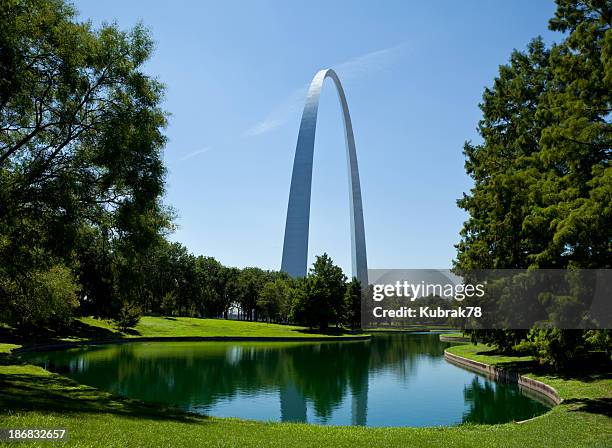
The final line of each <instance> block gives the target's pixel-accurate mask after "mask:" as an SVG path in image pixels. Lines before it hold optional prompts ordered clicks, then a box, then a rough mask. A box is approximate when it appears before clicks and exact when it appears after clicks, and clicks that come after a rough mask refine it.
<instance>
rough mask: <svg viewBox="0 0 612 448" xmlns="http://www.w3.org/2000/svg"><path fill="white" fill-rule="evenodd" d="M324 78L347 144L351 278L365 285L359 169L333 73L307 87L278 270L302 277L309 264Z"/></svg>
mask: <svg viewBox="0 0 612 448" xmlns="http://www.w3.org/2000/svg"><path fill="white" fill-rule="evenodd" d="M326 78H331V79H332V80H333V81H334V85H335V86H336V91H337V92H338V98H339V100H340V104H341V106H342V117H343V121H344V135H345V141H346V157H347V163H348V171H349V201H350V208H351V255H352V262H353V277H357V278H358V279H359V280H360V281H361V284H362V285H363V286H364V287H366V286H367V284H368V262H367V256H366V244H365V230H364V225H363V206H362V203H361V187H360V185H359V169H358V167H357V153H356V151H355V137H354V135H353V126H352V124H351V116H350V115H349V110H348V104H347V102H346V97H345V95H344V89H343V88H342V84H341V83H340V79H339V78H338V75H336V72H334V71H333V70H331V69H326V70H321V71H320V72H318V73H317V74H316V75H315V77H314V78H313V80H312V82H311V83H310V88H309V89H308V95H307V96H306V104H305V105H304V111H303V113H302V122H301V123H300V132H299V134H298V140H297V146H296V149H295V159H294V161H293V174H292V176H291V189H290V191H289V205H288V207H287V222H286V224H285V240H284V244H283V259H282V263H281V270H282V271H285V272H287V273H288V274H289V275H291V276H292V277H304V276H305V275H306V266H307V261H308V230H309V224H310V193H311V186H312V165H313V163H312V160H313V155H314V143H315V132H316V127H317V112H318V109H319V97H320V96H321V89H322V88H323V82H324V81H325V79H326Z"/></svg>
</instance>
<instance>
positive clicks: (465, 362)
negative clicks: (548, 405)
mask: <svg viewBox="0 0 612 448" xmlns="http://www.w3.org/2000/svg"><path fill="white" fill-rule="evenodd" d="M444 358H445V359H446V360H447V361H449V362H451V363H453V364H456V365H458V366H460V367H465V368H467V369H470V370H473V371H476V372H479V373H484V374H485V375H487V376H488V377H490V378H492V379H493V380H496V381H502V382H506V383H518V385H519V386H521V387H524V388H526V389H529V390H530V391H534V392H536V393H538V394H540V395H543V396H544V397H546V398H547V399H548V400H550V401H551V402H552V403H553V404H555V405H557V404H559V403H561V401H563V399H562V398H561V397H560V396H559V393H558V392H557V391H556V390H555V389H554V388H553V387H552V386H549V385H548V384H545V383H543V382H541V381H538V380H534V379H533V378H529V377H526V376H523V375H519V374H518V373H516V372H512V371H511V370H505V369H502V368H501V367H496V366H491V365H489V364H485V363H482V362H478V361H474V360H472V359H468V358H464V357H463V356H459V355H455V354H453V353H449V352H448V351H446V350H445V351H444Z"/></svg>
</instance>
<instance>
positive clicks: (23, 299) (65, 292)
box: [1, 264, 78, 329]
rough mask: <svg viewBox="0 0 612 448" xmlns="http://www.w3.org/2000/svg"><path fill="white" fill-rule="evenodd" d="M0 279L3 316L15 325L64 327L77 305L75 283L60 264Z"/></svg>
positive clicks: (68, 270) (71, 275)
mask: <svg viewBox="0 0 612 448" xmlns="http://www.w3.org/2000/svg"><path fill="white" fill-rule="evenodd" d="M3 280H4V282H5V283H4V284H2V285H1V286H2V291H5V292H8V294H7V295H6V296H5V298H4V300H3V302H5V305H6V307H5V308H4V312H5V313H6V314H7V316H5V317H8V320H9V321H10V322H12V323H13V324H14V325H16V326H17V327H20V328H23V329H26V328H33V327H42V326H49V327H54V328H60V327H65V326H66V325H67V324H68V323H69V322H70V318H71V317H72V313H73V310H74V308H76V307H77V306H78V301H77V293H78V286H77V285H76V283H75V279H74V275H73V274H72V272H71V271H70V269H68V268H67V267H66V266H64V265H61V264H56V265H53V266H51V268H49V269H48V270H39V271H34V272H30V273H29V274H28V275H24V276H19V277H18V278H17V279H16V280H13V281H11V282H10V283H7V280H6V279H3Z"/></svg>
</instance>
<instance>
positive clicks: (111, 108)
mask: <svg viewBox="0 0 612 448" xmlns="http://www.w3.org/2000/svg"><path fill="white" fill-rule="evenodd" d="M152 49H153V42H152V40H151V38H150V37H149V35H148V32H147V30H146V29H144V28H143V27H142V26H137V27H135V28H134V29H132V30H130V31H128V32H125V31H121V30H119V29H118V27H117V26H116V25H104V26H102V27H100V28H98V29H94V28H93V27H92V25H91V23H89V22H85V23H80V22H77V21H76V15H75V11H74V9H73V8H72V7H71V6H69V5H67V4H66V3H65V2H64V1H62V0H19V1H13V0H2V1H1V2H0V61H1V63H0V211H1V213H0V260H2V262H1V264H0V278H2V281H0V285H3V286H2V290H0V301H3V302H7V303H11V304H13V303H16V302H15V300H14V299H15V296H14V295H13V290H12V289H11V287H10V285H15V284H25V283H26V282H27V281H28V278H31V277H32V276H36V275H39V274H36V273H40V272H50V270H51V269H52V266H53V265H54V264H57V263H59V264H63V265H65V266H68V267H70V268H75V270H76V272H77V273H78V274H79V275H82V276H83V283H84V284H85V288H83V290H82V291H83V292H82V296H81V300H82V301H83V302H87V300H90V301H91V303H94V304H95V306H94V308H95V309H99V310H101V311H102V310H104V312H108V311H109V308H112V307H108V306H104V305H103V304H102V303H100V301H101V300H103V298H105V299H108V300H111V298H112V297H114V293H111V291H110V288H109V284H110V283H111V281H110V280H111V279H109V273H111V272H115V273H120V275H119V277H120V278H119V279H117V278H113V279H112V283H113V284H114V283H115V282H116V281H117V280H119V281H122V280H125V281H126V282H127V279H128V278H129V277H130V275H128V270H129V269H130V267H131V266H134V265H135V264H136V262H137V261H138V256H139V254H142V252H143V251H145V250H146V249H147V248H148V247H150V246H151V245H153V244H155V243H156V241H157V240H158V237H159V235H160V233H161V232H162V231H163V230H164V229H167V228H168V227H169V215H168V213H167V211H166V210H165V209H164V208H163V206H162V205H161V203H160V198H161V195H162V193H163V186H164V174H165V169H164V166H163V163H162V157H161V150H162V149H163V146H164V144H165V141H166V138H165V136H164V135H163V133H162V130H163V128H164V127H165V125H166V116H165V113H164V112H163V111H162V110H161V109H160V106H159V104H160V102H161V99H162V95H163V87H162V85H161V84H160V83H159V82H157V81H156V80H154V79H152V78H150V77H149V76H147V75H145V74H144V72H143V71H142V66H143V64H144V63H145V62H146V60H147V59H148V58H149V56H150V54H151V51H152ZM88 227H89V228H91V231H90V233H91V234H92V235H95V238H96V239H97V242H96V244H95V245H92V246H89V247H88V245H87V244H82V243H83V241H84V239H82V238H81V236H82V235H83V232H85V233H87V232H89V231H88V230H87V228H88ZM100 239H104V240H105V241H104V243H105V244H104V247H102V244H101V241H100ZM81 250H83V252H81ZM77 252H78V253H80V255H82V256H78V257H75V253H77ZM96 254H100V255H106V254H113V260H112V261H111V262H110V263H109V264H106V261H104V262H100V263H97V262H95V261H94V257H96ZM75 258H77V260H75ZM80 262H83V263H84V265H83V266H76V265H77V264H78V263H80ZM97 270H99V271H97ZM113 275H114V274H113ZM4 286H7V287H6V288H5V287H4ZM98 288H100V290H99V289H98Z"/></svg>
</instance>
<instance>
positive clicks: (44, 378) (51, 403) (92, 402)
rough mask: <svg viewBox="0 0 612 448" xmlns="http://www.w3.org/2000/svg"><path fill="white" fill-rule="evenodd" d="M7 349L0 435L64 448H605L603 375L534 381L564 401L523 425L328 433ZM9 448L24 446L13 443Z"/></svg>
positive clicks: (611, 385)
mask: <svg viewBox="0 0 612 448" xmlns="http://www.w3.org/2000/svg"><path fill="white" fill-rule="evenodd" d="M15 347H17V346H16V345H13V344H0V427H3V428H23V427H45V428H53V427H58V428H66V429H68V431H69V442H68V444H67V445H69V446H80V447H136V446H156V447H166V446H167V447H174V446H186V447H190V446H194V447H196V446H214V447H233V446H241V447H262V446H266V447H287V446H300V447H302V446H307V447H329V446H333V447H373V446H388V447H406V446H410V447H430V446H431V447H434V446H435V447H439V446H444V447H463V446H465V447H470V446H479V447H514V446H515V447H521V448H525V447H532V446H538V447H540V446H541V447H551V446H559V447H568V446H571V447H609V446H612V444H611V442H612V418H611V417H610V408H611V403H612V379H611V378H610V374H606V375H603V374H602V375H599V376H598V375H590V376H587V377H586V378H583V379H577V378H571V377H561V376H551V375H536V374H533V376H534V377H536V378H538V379H541V380H542V381H545V382H547V383H549V384H551V385H553V386H554V387H555V388H557V390H558V391H559V393H560V394H561V396H562V397H563V398H564V399H565V402H564V403H563V404H562V405H560V406H557V407H555V408H554V409H553V410H551V411H550V412H549V413H547V414H545V415H543V416H541V417H538V418H535V419H533V420H531V421H528V422H525V423H521V424H517V423H508V424H502V425H462V426H457V427H440V428H363V427H329V426H315V425H307V424H290V423H259V422H252V421H245V420H236V419H218V418H207V417H202V416H196V415H191V414H187V413H184V412H181V411H178V410H175V409H172V408H167V407H159V406H153V405H147V404H144V403H142V402H139V401H136V400H130V399H125V398H121V397H118V396H115V395H112V394H110V393H107V392H103V391H100V390H98V389H95V388H91V387H88V386H84V385H80V384H77V383H75V382H73V381H72V380H70V379H68V378H66V377H63V376H61V375H57V374H53V373H49V372H47V371H46V370H44V369H42V368H40V367H35V366H32V365H28V364H24V363H22V362H21V361H20V360H19V359H17V358H16V357H14V356H11V355H10V354H9V353H8V351H9V350H10V349H11V348H15ZM450 350H451V351H452V352H453V353H457V354H459V355H461V356H466V357H471V358H474V359H478V360H480V361H483V362H487V363H494V364H497V365H500V366H506V367H507V366H513V367H515V368H517V367H518V368H523V369H527V368H528V366H530V365H531V361H530V359H528V358H518V359H516V358H509V357H503V356H496V355H491V353H489V354H487V352H486V350H487V348H486V347H483V346H482V345H479V346H472V345H467V344H466V345H461V346H456V347H452V348H451V349H450ZM521 366H522V367H521ZM415 406H418V404H416V403H415ZM398 412H401V409H398ZM15 446H29V444H26V443H22V442H20V443H19V444H16V445H15ZM62 446H65V445H62Z"/></svg>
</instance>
